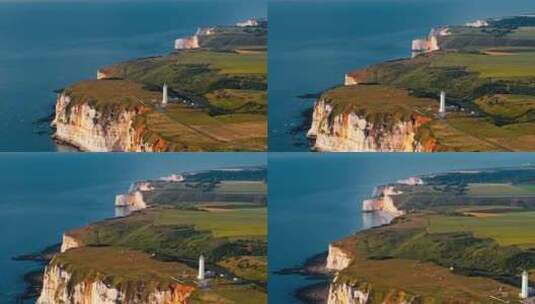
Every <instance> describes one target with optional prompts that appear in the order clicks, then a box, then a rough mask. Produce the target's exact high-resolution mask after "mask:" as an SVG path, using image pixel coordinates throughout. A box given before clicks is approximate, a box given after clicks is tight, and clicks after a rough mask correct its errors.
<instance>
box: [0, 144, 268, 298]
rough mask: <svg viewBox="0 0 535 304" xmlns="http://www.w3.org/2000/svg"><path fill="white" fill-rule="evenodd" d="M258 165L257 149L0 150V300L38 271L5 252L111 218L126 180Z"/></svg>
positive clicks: (38, 246)
mask: <svg viewBox="0 0 535 304" xmlns="http://www.w3.org/2000/svg"><path fill="white" fill-rule="evenodd" d="M266 162H267V160H266V154H263V153H239V154H237V153H192V154H188V153H186V154H166V153H159V154H157V153H154V154H145V153H137V154H136V153H130V154H127V153H124V154H116V153H105V154H98V153H87V154H86V153H83V154H80V153H76V154H72V153H0V185H1V189H2V191H1V195H0V232H1V234H2V241H1V242H0V303H1V304H4V303H6V304H7V303H21V302H17V296H18V295H19V294H20V293H21V292H23V291H24V287H25V284H24V281H23V279H22V276H23V275H24V274H25V273H27V272H29V271H32V270H37V269H39V265H38V264H36V263H33V262H20V261H13V260H12V257H14V256H19V255H22V254H28V253H34V252H39V251H41V250H42V249H44V248H46V247H48V246H50V245H53V244H57V243H59V242H61V236H62V233H63V232H64V231H66V230H70V229H73V228H77V227H80V226H83V225H86V224H89V223H91V222H94V221H97V220H102V219H105V218H110V217H113V216H114V212H115V208H114V202H115V195H116V194H120V193H125V192H127V191H128V188H129V186H130V185H131V184H132V183H133V182H135V181H138V180H143V179H150V178H159V177H162V176H169V175H171V174H173V173H180V172H184V171H197V170H206V169H214V168H226V167H235V166H258V165H264V166H265V165H266ZM27 303H33V302H32V301H27Z"/></svg>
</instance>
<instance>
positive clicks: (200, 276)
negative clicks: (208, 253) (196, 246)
mask: <svg viewBox="0 0 535 304" xmlns="http://www.w3.org/2000/svg"><path fill="white" fill-rule="evenodd" d="M197 279H198V280H199V281H202V280H204V256H203V255H202V254H201V255H200V256H199V274H198V275H197Z"/></svg>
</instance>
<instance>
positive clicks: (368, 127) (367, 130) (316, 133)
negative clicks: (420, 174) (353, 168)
mask: <svg viewBox="0 0 535 304" xmlns="http://www.w3.org/2000/svg"><path fill="white" fill-rule="evenodd" d="M333 116H334V117H333ZM428 121H429V118H427V117H424V116H419V115H413V116H412V117H411V118H410V119H409V120H405V121H403V120H400V121H398V122H395V123H392V125H391V126H390V127H388V128H387V127H385V126H384V125H375V124H374V123H372V122H370V121H368V120H366V118H365V117H363V116H359V115H358V114H357V113H354V112H342V113H340V114H337V115H335V114H333V107H332V106H331V105H330V104H329V103H327V102H325V101H324V100H321V99H320V100H319V101H318V102H316V104H315V105H314V112H313V116H312V125H311V127H310V129H309V131H308V133H307V136H308V137H309V138H312V139H313V140H314V149H315V150H318V151H333V152H425V151H427V149H433V147H432V146H431V147H428V146H427V145H425V144H422V143H420V142H419V141H418V140H417V139H416V133H417V131H418V129H419V128H420V127H421V126H422V125H423V124H425V123H426V122H428Z"/></svg>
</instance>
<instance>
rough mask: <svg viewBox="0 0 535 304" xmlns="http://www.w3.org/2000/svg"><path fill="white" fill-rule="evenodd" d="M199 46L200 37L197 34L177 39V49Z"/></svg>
mask: <svg viewBox="0 0 535 304" xmlns="http://www.w3.org/2000/svg"><path fill="white" fill-rule="evenodd" d="M196 48H199V38H198V37H197V35H195V36H191V37H186V38H179V39H177V40H175V49H176V50H186V49H196Z"/></svg>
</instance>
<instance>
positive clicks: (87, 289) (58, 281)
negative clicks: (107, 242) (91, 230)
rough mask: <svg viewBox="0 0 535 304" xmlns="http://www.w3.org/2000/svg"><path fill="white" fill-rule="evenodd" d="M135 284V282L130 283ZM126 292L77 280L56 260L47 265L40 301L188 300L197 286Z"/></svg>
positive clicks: (167, 303) (160, 303) (182, 303)
mask: <svg viewBox="0 0 535 304" xmlns="http://www.w3.org/2000/svg"><path fill="white" fill-rule="evenodd" d="M130 287H131V286H130ZM139 288H140V290H139V292H128V293H127V292H126V291H125V290H123V289H118V288H114V287H112V286H110V285H109V284H106V283H105V282H103V281H101V280H98V279H95V280H92V279H86V280H82V281H81V282H74V281H73V276H72V274H71V273H69V272H68V271H67V270H65V269H63V268H62V267H61V266H59V265H56V264H50V265H49V266H47V267H46V269H45V273H44V277H43V289H42V291H41V295H40V296H39V299H38V300H37V304H58V303H63V304H116V303H131V304H142V303H146V304H186V303H187V299H188V298H189V297H190V296H191V293H192V292H193V290H194V288H193V287H191V286H186V285H179V284H172V285H170V286H169V287H168V288H166V289H155V290H153V291H151V292H149V293H146V292H142V290H141V289H142V288H143V286H142V285H140V286H139Z"/></svg>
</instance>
